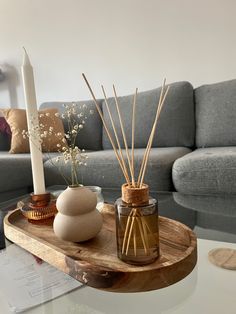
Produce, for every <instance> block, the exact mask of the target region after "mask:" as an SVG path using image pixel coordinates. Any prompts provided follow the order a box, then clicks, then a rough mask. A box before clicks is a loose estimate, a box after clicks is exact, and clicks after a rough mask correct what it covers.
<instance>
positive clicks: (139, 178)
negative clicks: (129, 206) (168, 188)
mask: <svg viewBox="0 0 236 314" xmlns="http://www.w3.org/2000/svg"><path fill="white" fill-rule="evenodd" d="M164 88H165V79H164V81H163V84H162V87H161V93H160V97H159V101H158V105H157V112H158V110H159V107H160V104H161V100H162V95H163V90H164ZM156 114H157V113H156ZM154 123H155V119H154ZM153 125H154V124H153ZM152 129H153V127H152ZM152 129H151V133H152ZM151 133H150V136H149V139H148V143H147V146H146V149H145V152H144V156H143V159H142V163H141V167H140V171H139V175H138V181H137V186H138V187H140V181H141V177H142V173H143V168H144V165H145V160H146V157H147V152H148V149H149V146H150V139H151Z"/></svg>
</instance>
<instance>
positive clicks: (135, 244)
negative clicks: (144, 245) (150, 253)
mask: <svg viewBox="0 0 236 314" xmlns="http://www.w3.org/2000/svg"><path fill="white" fill-rule="evenodd" d="M136 236H137V231H136V221H134V238H133V241H134V256H137V239H136Z"/></svg>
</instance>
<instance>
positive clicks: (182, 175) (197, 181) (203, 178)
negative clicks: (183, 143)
mask: <svg viewBox="0 0 236 314" xmlns="http://www.w3.org/2000/svg"><path fill="white" fill-rule="evenodd" d="M172 177H173V183H174V186H175V188H176V190H177V191H179V192H181V193H184V194H211V193H236V179H235V178H236V147H210V148H199V149H196V150H195V151H193V152H192V153H190V154H188V155H186V156H184V157H182V158H179V159H178V160H176V161H175V163H174V165H173V170H172Z"/></svg>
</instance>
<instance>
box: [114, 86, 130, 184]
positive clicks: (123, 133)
mask: <svg viewBox="0 0 236 314" xmlns="http://www.w3.org/2000/svg"><path fill="white" fill-rule="evenodd" d="M113 91H114V96H115V103H116V109H117V113H118V117H119V122H120V127H121V132H122V136H123V140H124V144H125V151H126V155H127V160H128V164H129V170H130V174H131V178H132V182H135V179H134V173H133V171H132V166H131V161H130V156H129V149H128V145H127V140H126V135H125V130H124V125H123V121H122V117H121V113H120V108H119V102H118V97H117V94H116V89H115V85H113Z"/></svg>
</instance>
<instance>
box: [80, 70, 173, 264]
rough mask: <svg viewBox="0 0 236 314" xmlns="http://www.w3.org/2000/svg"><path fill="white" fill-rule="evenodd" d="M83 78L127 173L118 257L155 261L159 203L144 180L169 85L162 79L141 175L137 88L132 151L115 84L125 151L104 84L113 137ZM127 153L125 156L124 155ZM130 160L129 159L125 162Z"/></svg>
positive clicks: (118, 231) (119, 203)
mask: <svg viewBox="0 0 236 314" xmlns="http://www.w3.org/2000/svg"><path fill="white" fill-rule="evenodd" d="M82 75H83V78H84V80H85V82H86V84H87V86H88V89H89V91H90V93H91V95H92V98H93V100H94V103H95V106H96V108H97V111H98V113H99V115H100V117H101V120H102V122H103V126H104V129H105V131H106V133H107V136H108V138H109V140H110V142H111V145H112V148H113V150H114V153H115V155H116V158H117V160H118V163H119V165H120V168H121V170H122V173H123V175H124V179H125V183H124V184H123V185H122V196H121V198H119V199H118V200H117V201H116V203H115V205H116V235H117V254H118V257H119V258H120V259H121V260H123V261H124V262H126V263H130V264H135V265H145V264H149V263H152V262H154V261H155V259H157V258H158V257H159V231H158V206H157V201H156V200H155V199H152V198H151V197H150V196H149V187H148V185H147V184H145V183H144V178H145V173H146V169H147V164H148V159H149V155H150V151H151V147H152V143H153V138H154V135H155V131H156V128H157V124H158V120H159V117H160V114H161V110H162V108H163V105H164V102H165V99H166V96H167V94H168V91H169V86H168V87H166V84H165V80H164V82H163V85H162V88H161V93H160V97H159V102H158V105H157V110H156V115H155V119H154V122H153V125H152V128H151V132H150V136H149V139H148V142H147V145H146V149H145V151H144V155H143V159H142V162H141V166H140V170H139V174H138V177H137V178H135V173H134V160H135V150H134V138H135V116H136V100H137V93H138V90H137V88H136V90H135V94H134V98H133V104H132V118H131V119H132V142H131V153H130V151H129V148H128V145H127V139H126V134H125V130H124V126H123V120H122V116H121V112H120V106H119V101H118V97H117V93H116V88H115V86H114V85H113V92H114V97H115V104H116V110H117V114H118V118H119V124H120V129H121V133H122V139H123V143H124V147H125V150H124V152H122V149H121V143H120V139H119V138H118V135H117V130H116V127H115V124H114V120H113V117H112V114H111V111H110V108H109V104H108V101H107V96H106V93H105V89H104V87H103V86H102V92H103V95H104V101H105V105H106V108H107V111H108V114H109V118H110V121H111V125H112V129H113V132H114V137H115V139H114V138H112V135H111V132H110V130H109V129H108V126H107V124H106V121H105V120H104V118H103V114H102V111H101V109H100V107H99V105H98V102H97V99H96V97H95V95H94V93H93V90H92V88H91V86H90V84H89V82H88V80H87V78H86V76H85V75H84V74H82ZM124 154H125V155H126V159H125V158H124ZM126 160H127V161H126Z"/></svg>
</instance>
